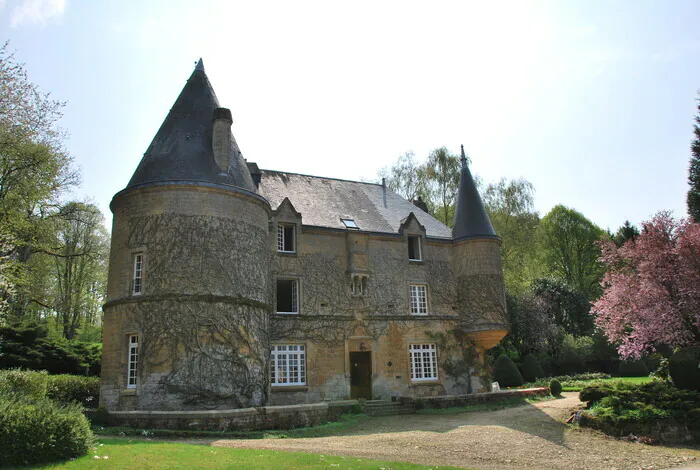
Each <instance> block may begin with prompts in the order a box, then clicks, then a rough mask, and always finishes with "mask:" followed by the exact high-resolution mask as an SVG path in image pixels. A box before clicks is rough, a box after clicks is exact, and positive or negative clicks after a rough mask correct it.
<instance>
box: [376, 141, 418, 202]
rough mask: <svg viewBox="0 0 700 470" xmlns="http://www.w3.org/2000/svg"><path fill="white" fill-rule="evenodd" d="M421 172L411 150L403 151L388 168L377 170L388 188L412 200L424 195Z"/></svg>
mask: <svg viewBox="0 0 700 470" xmlns="http://www.w3.org/2000/svg"><path fill="white" fill-rule="evenodd" d="M421 172H422V170H421V165H418V164H417V163H416V161H415V155H414V154H413V152H405V153H404V154H403V155H401V156H400V157H399V158H398V160H397V161H396V163H394V164H393V165H392V166H391V167H390V168H382V169H381V170H379V173H378V175H379V177H380V178H385V180H386V185H387V186H388V187H389V189H391V190H392V191H394V192H395V193H397V194H399V195H400V196H403V197H404V198H406V199H407V200H409V201H412V200H413V199H415V198H416V197H418V196H425V194H424V192H425V184H424V181H423V179H422V174H421Z"/></svg>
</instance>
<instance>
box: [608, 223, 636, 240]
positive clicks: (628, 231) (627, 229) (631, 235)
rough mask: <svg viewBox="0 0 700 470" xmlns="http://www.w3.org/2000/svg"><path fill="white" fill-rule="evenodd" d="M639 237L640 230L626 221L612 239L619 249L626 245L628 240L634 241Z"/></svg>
mask: <svg viewBox="0 0 700 470" xmlns="http://www.w3.org/2000/svg"><path fill="white" fill-rule="evenodd" d="M638 236H639V230H638V229H637V227H635V226H634V225H632V224H631V223H630V221H629V220H625V223H624V224H622V226H621V227H620V228H619V229H617V233H615V235H614V236H613V237H612V239H613V241H614V242H615V245H617V246H618V247H620V246H622V245H624V244H625V242H626V241H627V240H634V239H635V238H637V237H638Z"/></svg>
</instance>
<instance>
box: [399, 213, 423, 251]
mask: <svg viewBox="0 0 700 470" xmlns="http://www.w3.org/2000/svg"><path fill="white" fill-rule="evenodd" d="M399 233H400V234H401V235H404V237H405V238H406V246H407V253H408V261H409V262H421V261H423V259H424V257H423V254H424V249H423V247H424V244H425V227H424V226H423V225H422V224H421V223H420V222H419V221H418V218H417V217H416V215H415V214H414V213H413V212H411V213H410V214H408V217H406V218H405V219H402V220H401V225H400V226H399Z"/></svg>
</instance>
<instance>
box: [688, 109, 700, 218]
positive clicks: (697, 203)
mask: <svg viewBox="0 0 700 470" xmlns="http://www.w3.org/2000/svg"><path fill="white" fill-rule="evenodd" d="M696 101H697V102H698V114H697V115H696V116H695V126H694V132H695V139H693V141H692V142H691V144H690V168H689V169H688V184H689V185H690V188H689V189H688V214H689V215H690V218H691V219H693V222H695V223H700V98H698V99H697V100H696Z"/></svg>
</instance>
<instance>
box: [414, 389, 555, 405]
mask: <svg viewBox="0 0 700 470" xmlns="http://www.w3.org/2000/svg"><path fill="white" fill-rule="evenodd" d="M547 395H549V389H548V388H546V387H539V388H524V389H514V390H501V391H500V392H487V393H472V394H469V395H441V396H437V397H416V398H414V397H401V402H402V403H405V404H413V403H415V402H417V401H418V400H420V401H422V402H423V403H424V404H425V405H426V406H427V407H428V408H451V407H455V406H466V405H473V404H475V403H493V402H498V401H502V400H507V399H509V398H527V397H536V396H541V397H542V396H547Z"/></svg>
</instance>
